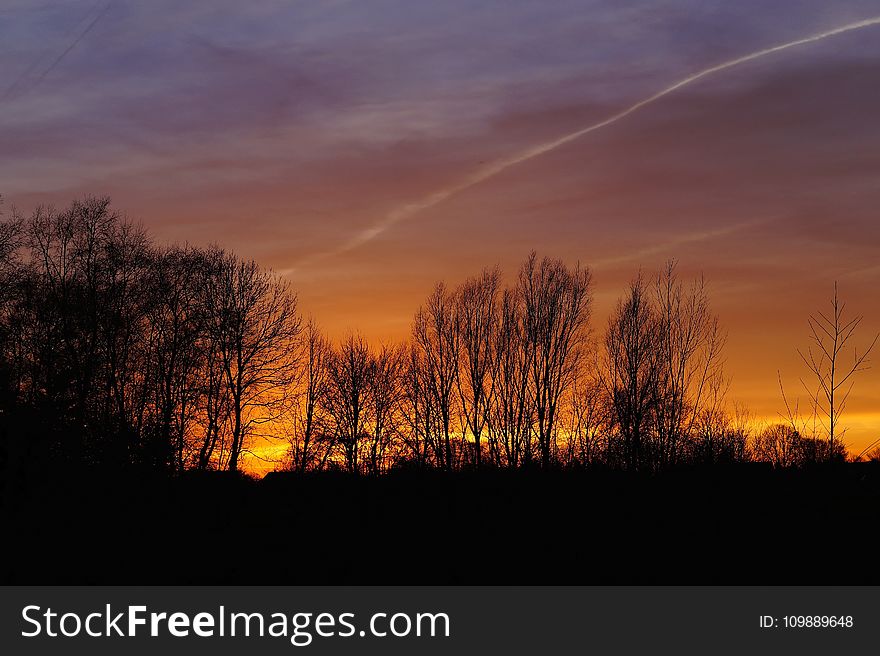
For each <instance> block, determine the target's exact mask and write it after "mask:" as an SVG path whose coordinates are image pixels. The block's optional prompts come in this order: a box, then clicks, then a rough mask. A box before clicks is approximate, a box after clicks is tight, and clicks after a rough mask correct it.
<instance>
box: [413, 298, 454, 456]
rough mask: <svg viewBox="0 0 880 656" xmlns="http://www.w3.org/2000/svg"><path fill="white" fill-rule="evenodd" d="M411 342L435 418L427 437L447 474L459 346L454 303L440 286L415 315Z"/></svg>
mask: <svg viewBox="0 0 880 656" xmlns="http://www.w3.org/2000/svg"><path fill="white" fill-rule="evenodd" d="M413 338H414V340H415V343H416V344H417V345H418V347H419V349H420V351H421V353H420V362H421V364H422V365H423V372H424V377H423V383H424V388H425V390H426V391H427V394H428V398H429V399H430V402H431V404H432V405H433V409H432V413H434V414H433V416H434V417H435V420H434V421H432V422H431V426H432V428H434V429H435V430H434V431H432V433H431V434H429V435H428V436H427V437H428V440H429V443H430V445H431V447H432V449H433V451H434V456H435V459H436V463H437V465H438V466H439V467H440V468H442V469H449V470H451V469H453V467H454V466H455V458H454V451H453V445H452V435H451V428H452V419H453V413H454V411H455V399H454V396H453V392H454V390H455V381H456V377H457V376H458V358H459V351H460V344H459V339H458V333H457V331H456V329H455V303H454V299H453V296H452V294H450V293H449V291H448V290H447V289H446V286H445V285H444V284H443V283H438V284H437V286H436V287H435V289H434V292H433V293H432V294H431V295H430V296H429V297H428V300H427V302H426V303H425V305H424V306H423V307H421V308H419V311H418V312H417V313H416V317H415V321H414V323H413Z"/></svg>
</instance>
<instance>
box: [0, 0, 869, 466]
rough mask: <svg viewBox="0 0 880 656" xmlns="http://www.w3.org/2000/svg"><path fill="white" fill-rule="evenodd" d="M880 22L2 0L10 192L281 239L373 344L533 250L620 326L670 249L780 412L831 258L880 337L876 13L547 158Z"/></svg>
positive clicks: (815, 13)
mask: <svg viewBox="0 0 880 656" xmlns="http://www.w3.org/2000/svg"><path fill="white" fill-rule="evenodd" d="M876 17H880V3H878V1H877V0H873V1H835V2H828V1H827V0H824V1H823V0H811V1H805V0H800V1H796V0H774V1H773V2H767V0H760V1H759V0H740V1H738V2H731V1H727V2H722V1H720V0H711V1H707V0H703V1H697V0H691V1H686V0H674V1H673V0H650V1H644V2H627V1H622V0H601V1H599V0H596V1H580V2H575V1H562V0H556V1H554V2H545V1H540V0H535V1H529V2H522V1H518V0H517V1H513V0H503V1H502V0H496V1H483V2H463V1H460V0H444V1H443V2H427V1H414V0H393V1H379V0H370V1H356V0H352V1H345V0H339V1H334V0H328V1H325V2H291V1H289V0H286V1H281V0H278V1H265V2H262V1H254V2H247V3H245V2H241V1H240V0H234V1H233V0H211V1H208V0H200V1H193V2H179V1H178V0H151V1H150V2H146V1H143V2H136V1H135V0H127V1H126V0H118V1H112V0H111V1H110V2H107V1H106V0H100V1H98V2H93V1H90V0H89V1H86V0H67V1H63V0H0V193H2V194H3V196H4V199H5V204H6V205H7V209H8V205H11V204H15V205H16V206H18V207H19V208H20V209H21V210H23V211H25V212H27V211H29V210H30V209H32V208H33V207H34V206H35V205H36V204H37V203H47V202H54V203H56V204H58V205H62V204H66V203H68V202H69V201H70V200H71V199H73V198H76V197H79V196H81V195H83V194H85V193H92V194H102V195H103V194H107V195H110V196H111V197H112V198H113V201H114V205H115V206H116V207H117V208H119V209H122V210H124V211H126V212H127V213H128V215H129V216H130V217H131V218H133V219H137V220H140V221H142V222H143V223H144V225H146V226H147V227H148V229H149V230H150V232H151V233H152V234H153V236H154V237H155V238H156V239H157V240H159V241H160V242H166V241H167V242H173V241H180V242H182V241H189V242H192V243H197V244H206V243H208V242H213V241H217V242H219V243H221V244H223V245H225V246H228V247H230V248H232V249H234V250H235V251H236V252H238V253H239V254H241V255H244V256H248V257H253V258H256V259H257V260H258V261H259V262H261V263H262V264H264V265H266V266H269V267H272V268H274V269H275V270H277V271H279V272H283V273H284V274H285V275H287V276H288V277H290V279H291V280H292V282H293V285H294V287H295V289H296V290H297V291H298V293H299V298H300V306H301V308H302V310H303V311H304V312H305V313H307V314H313V315H314V316H315V317H316V318H317V320H318V321H319V322H320V323H321V324H322V325H323V326H324V327H325V328H326V329H327V331H328V332H329V333H330V334H331V335H332V336H334V337H338V336H340V335H342V334H343V333H344V332H345V331H346V330H348V329H359V330H360V331H361V332H362V333H363V334H364V335H365V336H367V337H368V338H370V339H373V340H376V341H378V340H386V339H392V338H402V337H404V336H406V335H407V334H408V332H409V324H410V321H411V318H412V315H413V313H414V311H415V309H416V308H417V307H418V305H419V303H420V302H421V301H422V299H423V298H424V297H425V296H426V295H427V293H428V292H429V291H430V289H431V287H432V285H433V283H434V282H435V281H436V280H438V279H445V280H447V281H448V282H451V283H456V282H459V281H460V280H462V279H463V278H464V277H465V276H467V275H470V274H472V273H476V272H477V271H478V270H479V269H480V268H481V267H482V266H483V265H491V264H496V263H497V264H500V265H501V267H502V269H503V270H504V271H505V272H506V273H507V274H508V275H513V274H514V273H515V271H516V268H517V266H518V264H519V262H520V261H521V260H522V259H523V258H524V257H525V256H526V254H527V253H528V252H529V251H530V250H531V249H533V248H534V249H537V250H538V251H539V252H540V253H542V254H548V255H552V256H558V257H562V258H564V259H565V260H567V261H569V262H572V263H573V262H574V261H576V260H579V261H580V262H581V263H583V264H587V265H590V266H591V267H592V268H593V271H594V275H595V283H596V288H595V290H596V308H595V310H596V312H595V322H594V323H595V326H596V330H597V331H601V330H602V328H603V327H604V322H605V318H606V317H607V314H608V312H609V310H610V309H611V308H612V306H613V304H614V301H615V299H616V298H617V296H618V295H619V294H620V293H621V292H622V291H623V288H624V286H625V284H626V282H627V280H628V279H629V278H631V277H632V276H633V275H634V273H635V272H636V271H637V270H638V268H639V267H642V268H643V269H645V270H647V271H651V270H654V269H656V268H657V267H659V266H660V265H661V264H662V263H663V261H664V260H666V259H668V258H670V257H674V258H677V259H678V260H679V261H680V266H681V270H682V273H683V274H685V275H688V276H690V275H695V274H697V273H699V272H702V273H704V274H705V276H706V278H707V279H708V281H709V283H710V289H711V294H712V300H713V305H714V309H715V310H716V312H717V313H718V314H719V315H720V317H721V320H722V322H723V324H724V325H725V326H726V328H727V329H728V331H729V339H728V348H727V370H728V372H729V373H730V374H731V375H732V376H733V386H732V390H731V397H732V398H735V399H739V400H741V401H742V402H744V403H745V404H746V405H747V406H749V407H750V408H751V409H752V410H753V411H754V412H755V413H757V414H758V415H760V416H764V417H770V418H772V417H774V416H776V413H777V412H779V411H780V410H781V409H782V402H781V398H780V395H779V389H778V383H777V370H781V372H782V376H783V378H784V380H785V381H786V384H787V386H788V387H789V389H790V391H791V393H792V395H793V396H795V395H797V393H798V391H799V383H798V382H797V380H798V376H800V375H802V374H803V373H804V369H803V367H802V366H801V365H799V362H798V359H797V354H796V351H795V349H796V348H797V347H798V346H802V347H803V346H806V344H807V337H808V327H807V316H808V315H809V314H810V312H812V311H815V310H819V309H824V308H825V306H826V304H827V302H828V299H829V297H830V294H831V291H832V286H833V282H834V281H835V280H838V281H839V285H840V290H841V295H842V296H843V297H844V298H845V299H846V300H847V302H848V309H849V310H851V312H852V313H858V314H864V315H865V322H864V325H863V329H862V331H861V332H860V334H859V339H858V340H857V341H858V342H859V343H865V342H869V341H870V339H871V337H873V334H874V333H876V332H877V331H878V330H880V293H878V288H880V25H868V26H865V27H863V28H860V29H854V30H851V31H848V32H846V33H841V34H837V35H834V36H829V37H828V38H826V39H823V40H820V41H816V42H812V43H808V44H802V45H798V46H793V47H791V48H788V49H785V50H782V51H779V52H775V53H772V54H768V55H766V56H763V57H760V58H756V59H754V60H752V61H748V62H745V63H742V64H739V65H737V66H733V67H730V68H726V69H724V70H719V71H718V72H715V73H713V74H710V75H706V76H705V77H703V78H701V79H699V80H697V81H695V82H693V83H691V84H688V85H686V86H684V87H682V88H680V89H677V90H675V91H673V92H671V93H669V94H668V95H665V96H664V97H662V98H659V99H658V100H656V101H655V102H651V103H650V104H647V105H645V106H643V107H641V108H640V109H638V110H637V111H634V112H632V113H631V114H629V115H627V116H625V117H622V118H621V119H620V120H617V121H615V122H613V123H610V124H608V125H606V126H604V127H602V128H600V129H597V130H595V131H593V132H590V133H588V134H584V135H582V136H580V137H578V138H573V139H571V140H570V141H568V142H567V143H565V144H562V145H560V146H559V147H557V148H552V149H549V150H547V152H543V153H540V154H537V155H536V156H534V157H524V158H522V157H521V156H522V154H523V153H528V152H530V151H531V150H532V149H535V148H540V147H541V146H542V145H546V144H550V143H553V142H554V141H556V140H558V139H560V138H563V137H565V136H566V135H571V134H573V133H576V132H578V131H580V130H583V129H584V128H586V127H589V126H591V125H594V124H596V123H598V122H600V121H603V120H605V119H607V118H609V117H611V116H614V115H615V114H617V113H618V112H620V111H622V110H625V109H626V108H628V107H631V106H632V105H633V104H634V103H637V102H639V101H641V100H644V99H646V98H649V97H651V96H653V95H654V94H656V93H658V92H660V91H662V90H664V89H666V88H668V87H669V86H670V85H673V84H675V83H676V82H678V81H680V80H682V79H685V78H687V77H688V76H689V75H692V74H694V73H697V72H700V71H702V70H705V69H708V68H711V67H714V66H716V65H719V64H722V63H724V62H726V61H729V60H732V59H736V58H739V57H742V56H745V55H748V54H750V53H753V52H756V51H760V50H763V49H766V48H772V47H774V46H777V45H780V44H784V43H788V42H791V41H796V40H799V39H802V38H805V37H809V36H811V35H814V34H818V33H822V32H825V31H828V30H833V29H835V28H838V27H840V26H843V25H847V24H850V23H854V22H858V21H863V20H865V19H871V18H876ZM518 158H521V159H522V161H518V162H517V163H514V164H511V165H510V166H506V165H503V163H505V162H511V161H513V160H517V159H518ZM875 359H877V360H880V353H878V354H877V355H876V358H875ZM801 396H803V393H802V392H801ZM802 402H803V401H802ZM843 423H844V424H845V425H848V426H849V427H850V432H849V433H848V434H847V438H846V441H847V442H848V443H849V444H850V446H851V448H852V449H853V450H855V451H856V452H858V451H860V450H861V447H862V446H864V445H865V444H867V443H868V442H870V441H872V440H874V439H876V438H880V364H878V366H877V367H876V368H875V369H873V370H871V371H868V372H866V373H865V374H863V375H862V377H861V379H860V380H859V382H858V383H857V385H856V388H855V392H854V395H853V397H852V399H851V401H850V407H849V415H848V417H846V418H845V419H844V422H843Z"/></svg>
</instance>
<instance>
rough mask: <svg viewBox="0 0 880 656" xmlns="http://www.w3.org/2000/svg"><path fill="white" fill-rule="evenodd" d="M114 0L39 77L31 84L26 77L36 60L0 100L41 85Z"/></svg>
mask: <svg viewBox="0 0 880 656" xmlns="http://www.w3.org/2000/svg"><path fill="white" fill-rule="evenodd" d="M114 2H115V0H110V1H109V2H108V3H107V4H106V5H104V7H103V9H101V10H100V11H99V12H98V13H97V15H96V16H95V17H94V18H93V19H92V20H91V21H89V23H88V24H87V25H86V27H85V29H83V30H82V32H80V33H79V34H77V35H76V37H75V38H74V40H73V41H71V42H70V44H69V45H68V46H67V47H66V48H65V49H64V50H63V51H62V52H61V54H59V55H58V56H57V57H55V59H53V60H52V62H51V63H50V64H49V65H48V66H47V67H46V68H44V69H43V70H42V71H41V72H40V73H39V75H37V78H36V79H35V80H34V81H33V82H31V83H30V85H28V84H27V82H26V81H25V78H27V77H28V76H29V75H30V74H31V73H32V72H33V70H34V68H35V67H36V66H37V65H38V64H39V61H37V62H35V63H34V64H33V65H31V66H30V67H28V69H27V70H26V71H25V72H24V73H22V74H21V75H20V76H19V77H18V78H17V79H16V80H15V82H13V83H12V84H11V85H10V86H9V88H8V89H6V91H5V92H4V93H3V95H2V96H0V102H2V101H5V100H7V99H9V97H10V96H12V94H13V93H15V91H16V90H18V89H19V88H21V87H22V86H23V87H24V88H23V89H22V91H21V93H27V92H28V91H30V90H31V89H33V88H34V87H36V86H37V85H39V84H40V82H42V81H43V80H44V79H45V77H46V76H47V75H49V73H51V72H52V71H53V70H54V69H55V67H56V66H58V64H60V63H61V60H63V59H64V58H65V57H67V55H68V54H70V51H71V50H73V49H74V48H75V47H76V46H77V45H78V44H79V42H80V41H82V40H83V39H84V38H85V37H86V35H87V34H88V33H89V32H91V31H92V29H93V28H94V27H95V25H97V24H98V21H100V20H101V19H102V18H103V17H104V14H106V13H107V10H109V9H110V6H111V5H112V4H113V3H114ZM97 6H98V5H97V4H96V5H95V7H94V8H97ZM94 8H93V9H92V10H90V11H89V13H91V12H92V11H94ZM87 18H88V16H87Z"/></svg>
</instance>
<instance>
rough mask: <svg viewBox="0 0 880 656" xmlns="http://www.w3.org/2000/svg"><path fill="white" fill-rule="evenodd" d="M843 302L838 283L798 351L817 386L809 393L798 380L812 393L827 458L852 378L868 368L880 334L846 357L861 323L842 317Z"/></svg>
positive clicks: (858, 318)
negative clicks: (828, 307) (828, 308)
mask: <svg viewBox="0 0 880 656" xmlns="http://www.w3.org/2000/svg"><path fill="white" fill-rule="evenodd" d="M845 309H846V303H844V302H842V301H841V300H840V298H839V297H838V293H837V283H836V282H835V283H834V294H833V295H832V297H831V311H830V313H827V314H826V313H825V312H821V311H820V312H817V313H815V314H812V315H810V317H809V326H810V342H811V343H810V346H809V347H808V348H807V350H806V352H804V351H802V350H801V349H798V355H800V357H801V360H803V362H804V364H805V365H806V366H807V368H808V369H809V371H810V374H811V376H812V378H813V382H814V383H815V384H816V389H815V391H812V390H811V389H810V387H809V386H808V385H807V384H806V381H803V380H802V381H801V382H802V384H803V386H804V389H806V390H807V392H808V393H810V394H811V399H810V400H811V402H812V404H813V414H814V416H817V417H819V418H820V420H821V423H822V427H823V429H824V432H825V434H826V435H827V436H828V457H829V459H830V458H831V457H833V456H834V454H835V447H836V445H835V439H837V440H839V439H840V435H841V431H838V424H839V422H840V417H841V416H842V415H843V413H844V411H845V410H846V403H847V400H848V399H849V396H850V393H851V392H852V389H853V385H854V383H855V376H856V374H858V373H859V372H862V371H865V370H866V369H868V362H869V360H868V358H869V357H870V355H871V351H872V350H873V349H874V346H876V344H877V340H878V338H880V334H878V335H875V336H874V338H873V339H872V340H871V341H870V342H869V343H868V344H867V345H866V346H865V347H864V348H863V349H861V352H859V348H858V347H856V346H854V347H853V349H852V358H851V359H847V358H846V351H847V350H848V348H849V346H850V344H851V342H852V340H853V338H854V336H855V334H856V331H857V330H858V328H859V326H860V325H861V323H862V319H863V317H862V316H861V315H858V316H855V317H852V318H851V319H847V318H845V316H844V311H845Z"/></svg>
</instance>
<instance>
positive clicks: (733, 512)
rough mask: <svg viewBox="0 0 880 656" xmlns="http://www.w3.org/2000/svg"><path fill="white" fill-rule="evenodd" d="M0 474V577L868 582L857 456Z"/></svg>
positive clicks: (869, 561) (879, 494)
mask: <svg viewBox="0 0 880 656" xmlns="http://www.w3.org/2000/svg"><path fill="white" fill-rule="evenodd" d="M5 478H6V480H2V481H0V484H2V487H0V489H2V493H3V497H2V514H3V518H2V519H3V523H2V527H3V528H2V541H3V543H4V544H3V549H2V553H3V554H4V555H3V556H2V558H3V565H2V570H0V582H2V583H5V584H13V583H19V584H58V583H68V584H127V585H132V584H172V583H206V584H221V583H239V584H275V583H278V584H282V583H283V584H446V583H451V584H457V583H470V584H539V583H540V584H599V583H602V584H623V583H629V584H767V585H770V584H867V583H878V582H880V568H878V567H877V558H878V556H880V544H878V540H877V535H878V531H877V527H878V520H880V465H875V464H873V463H870V464H869V463H866V464H849V465H838V466H834V467H817V468H814V469H808V470H797V471H772V470H770V469H767V468H764V467H763V466H760V465H744V466H737V467H729V468H719V467H714V468H712V469H702V470H699V469H690V470H679V471H674V472H667V473H665V474H663V475H658V476H636V475H632V474H625V473H621V472H610V471H582V472H572V471H568V472H549V473H545V472H523V471H519V472H500V471H487V472H481V473H479V474H476V473H458V474H452V475H444V474H440V473H418V472H398V473H395V474H390V475H388V476H385V477H382V478H378V479H368V478H353V477H348V476H344V475H338V474H319V475H311V476H305V477H303V476H296V475H293V474H272V475H270V476H268V477H267V478H265V479H264V480H261V481H254V480H250V479H247V478H245V477H241V476H232V475H228V474H222V473H214V474H200V475H199V474H192V475H186V476H183V477H179V478H173V479H167V478H162V477H159V476H158V475H151V474H147V473H143V472H137V471H128V470H117V471H113V472H108V471H99V470H81V471H76V472H75V471H71V470H57V469H56V470H49V469H43V470H41V471H39V472H31V473H29V474H27V475H24V474H17V475H11V476H9V475H7V476H6V477H5Z"/></svg>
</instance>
